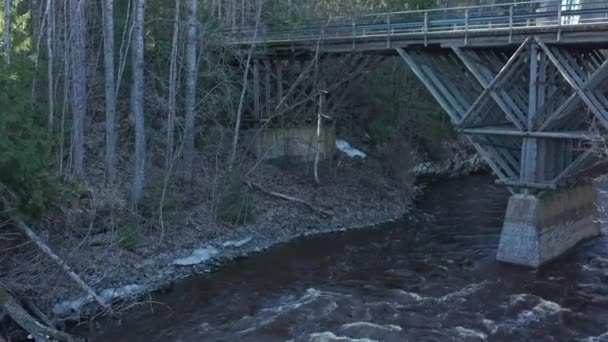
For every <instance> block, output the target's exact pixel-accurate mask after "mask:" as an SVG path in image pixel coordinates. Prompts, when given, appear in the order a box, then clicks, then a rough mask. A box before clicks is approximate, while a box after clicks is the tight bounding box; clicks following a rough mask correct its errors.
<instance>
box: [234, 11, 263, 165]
mask: <svg viewBox="0 0 608 342" xmlns="http://www.w3.org/2000/svg"><path fill="white" fill-rule="evenodd" d="M257 3H258V6H257V9H256V16H255V31H254V32H253V41H255V40H256V38H257V36H258V29H259V26H260V17H261V15H262V5H261V2H260V1H258V2H257ZM254 49H255V44H251V47H250V48H249V52H248V53H247V60H246V61H245V71H244V72H243V84H242V88H241V97H240V99H239V105H238V107H237V110H236V120H235V123H234V138H233V140H232V150H231V152H230V159H229V160H228V169H229V170H230V171H232V168H233V167H234V161H235V159H236V149H237V147H238V144H239V131H240V128H241V118H242V116H243V107H244V105H245V95H246V94H247V84H248V83H249V81H248V76H249V69H250V67H251V57H252V56H253V50H254ZM256 96H257V95H256Z"/></svg>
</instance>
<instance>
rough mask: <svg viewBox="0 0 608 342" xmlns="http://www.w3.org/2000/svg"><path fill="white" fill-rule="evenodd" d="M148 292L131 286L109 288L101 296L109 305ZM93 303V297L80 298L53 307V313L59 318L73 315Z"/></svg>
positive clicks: (143, 287) (138, 286) (134, 285)
mask: <svg viewBox="0 0 608 342" xmlns="http://www.w3.org/2000/svg"><path fill="white" fill-rule="evenodd" d="M145 291H147V288H146V287H145V286H143V285H138V284H131V285H127V286H123V287H119V288H109V289H105V290H103V291H101V294H100V295H99V296H100V297H101V299H102V300H103V302H104V303H107V304H109V303H110V302H112V300H113V299H116V298H121V299H122V298H127V297H131V296H137V295H140V294H142V293H144V292H145ZM92 302H93V297H92V296H85V297H80V298H78V299H75V300H71V301H65V302H61V303H59V304H55V306H53V313H54V314H55V315H58V316H67V315H69V314H72V313H77V312H78V311H80V308H82V307H83V306H84V305H86V304H90V303H92Z"/></svg>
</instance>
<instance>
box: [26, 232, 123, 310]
mask: <svg viewBox="0 0 608 342" xmlns="http://www.w3.org/2000/svg"><path fill="white" fill-rule="evenodd" d="M16 224H17V227H18V228H19V229H20V230H21V231H23V233H24V234H25V235H27V237H29V238H30V240H32V241H33V242H34V243H35V244H36V246H38V248H40V250H42V252H44V254H46V255H47V256H49V257H50V258H51V259H52V260H53V261H54V262H55V263H56V264H57V265H59V267H61V269H62V270H63V271H64V272H65V273H66V274H67V275H68V277H70V278H71V279H72V280H73V281H74V282H75V283H76V284H78V286H80V287H81V288H82V289H83V290H84V291H85V292H86V293H87V294H88V295H89V296H91V297H92V298H93V299H94V300H95V301H96V302H97V303H98V304H99V305H101V307H103V308H104V309H106V310H108V312H110V313H111V312H112V308H111V306H110V304H108V303H106V302H104V300H103V299H102V298H101V297H100V296H99V295H98V294H97V293H96V292H95V290H93V289H92V288H91V287H90V286H89V285H87V283H85V282H84V281H83V280H82V278H80V276H78V274H76V272H74V271H73V270H72V268H71V267H70V266H69V265H68V264H67V263H66V262H65V261H63V259H61V258H60V257H59V256H58V255H57V254H55V253H54V252H53V251H52V250H51V248H50V247H49V246H47V245H46V243H44V241H42V239H41V238H40V237H39V236H38V235H37V234H36V233H35V232H34V231H33V230H32V229H31V228H30V227H28V226H27V225H26V224H25V223H23V222H16Z"/></svg>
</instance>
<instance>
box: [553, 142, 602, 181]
mask: <svg viewBox="0 0 608 342" xmlns="http://www.w3.org/2000/svg"><path fill="white" fill-rule="evenodd" d="M595 157H596V156H595V153H594V151H593V150H591V149H589V150H586V151H584V152H583V153H581V154H580V155H579V156H578V157H577V158H576V159H575V160H574V161H573V162H572V163H570V165H568V166H567V167H566V168H565V169H564V170H563V171H562V172H560V173H559V174H558V175H557V176H556V177H555V178H554V179H553V182H554V183H559V182H561V181H563V180H564V179H566V178H569V177H571V176H573V175H575V174H576V171H580V166H581V165H583V164H585V163H587V162H588V161H590V160H592V159H593V158H595Z"/></svg>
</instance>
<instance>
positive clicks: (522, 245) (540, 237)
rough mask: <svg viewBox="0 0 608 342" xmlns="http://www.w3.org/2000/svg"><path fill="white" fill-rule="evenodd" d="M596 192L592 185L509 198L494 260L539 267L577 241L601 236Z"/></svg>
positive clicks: (564, 251) (574, 244)
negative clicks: (541, 194) (540, 194)
mask: <svg viewBox="0 0 608 342" xmlns="http://www.w3.org/2000/svg"><path fill="white" fill-rule="evenodd" d="M596 200H597V193H596V189H595V187H594V185H593V184H591V183H585V184H582V185H577V186H575V187H571V188H567V189H560V190H556V191H551V192H548V193H546V194H545V195H544V196H540V197H539V196H537V195H526V194H516V195H513V196H511V198H510V199H509V204H508V206H507V212H506V214H505V221H504V224H503V228H502V233H501V236H500V243H499V246H498V252H497V255H496V259H497V260H498V261H501V262H506V263H511V264H517V265H522V266H528V267H540V266H542V265H544V264H546V263H548V262H550V261H552V260H554V259H555V258H557V257H559V256H561V255H563V254H564V253H566V252H567V251H568V250H570V249H571V248H572V247H574V246H576V245H577V244H578V243H579V242H582V241H585V240H588V239H591V238H594V237H596V236H598V235H599V234H600V222H599V210H598V207H597V205H596V202H597V201H596Z"/></svg>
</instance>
